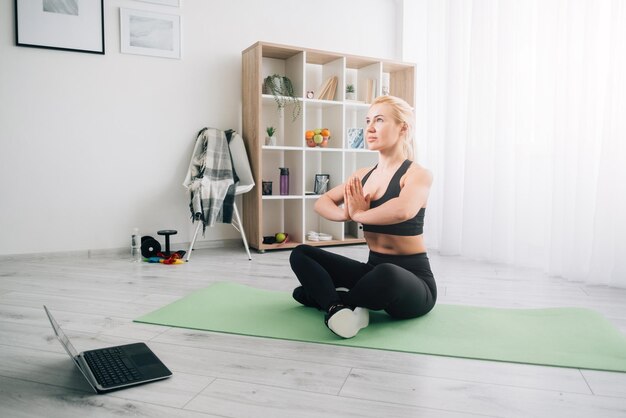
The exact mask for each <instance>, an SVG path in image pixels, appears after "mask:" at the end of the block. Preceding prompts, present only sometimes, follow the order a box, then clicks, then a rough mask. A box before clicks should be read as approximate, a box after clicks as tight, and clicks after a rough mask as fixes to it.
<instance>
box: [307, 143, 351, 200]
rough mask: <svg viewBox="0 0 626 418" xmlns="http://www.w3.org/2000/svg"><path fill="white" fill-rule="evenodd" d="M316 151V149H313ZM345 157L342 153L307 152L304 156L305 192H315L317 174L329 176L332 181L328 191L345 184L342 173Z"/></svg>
mask: <svg viewBox="0 0 626 418" xmlns="http://www.w3.org/2000/svg"><path fill="white" fill-rule="evenodd" d="M311 150H316V148H311ZM342 158H343V155H342V153H341V152H340V151H335V152H323V151H322V152H318V151H309V150H307V151H306V152H305V155H304V191H305V193H308V192H313V191H314V186H315V175H316V174H328V175H329V176H330V181H329V184H328V188H327V190H330V189H332V188H333V187H335V186H337V185H339V184H341V183H343V179H344V176H343V173H342V172H341V167H342Z"/></svg>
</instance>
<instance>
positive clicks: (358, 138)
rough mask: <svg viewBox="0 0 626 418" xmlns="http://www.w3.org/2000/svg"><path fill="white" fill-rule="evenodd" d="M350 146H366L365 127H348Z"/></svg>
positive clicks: (355, 147) (353, 147) (358, 147)
mask: <svg viewBox="0 0 626 418" xmlns="http://www.w3.org/2000/svg"><path fill="white" fill-rule="evenodd" d="M348 146H349V147H350V148H351V149H364V148H365V140H364V131H363V128H348Z"/></svg>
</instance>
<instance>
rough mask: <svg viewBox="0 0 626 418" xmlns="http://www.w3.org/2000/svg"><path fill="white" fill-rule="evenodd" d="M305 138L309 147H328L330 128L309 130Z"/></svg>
mask: <svg viewBox="0 0 626 418" xmlns="http://www.w3.org/2000/svg"><path fill="white" fill-rule="evenodd" d="M304 139H305V140H306V145H307V146H308V147H311V148H315V147H322V148H326V147H327V146H328V140H329V139H330V129H328V128H317V129H312V130H308V131H306V132H305V134H304Z"/></svg>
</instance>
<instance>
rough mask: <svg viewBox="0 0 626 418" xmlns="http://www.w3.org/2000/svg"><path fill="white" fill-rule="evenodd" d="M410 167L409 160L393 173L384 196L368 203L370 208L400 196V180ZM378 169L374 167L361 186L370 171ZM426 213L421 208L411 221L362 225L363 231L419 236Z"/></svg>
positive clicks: (422, 230)
mask: <svg viewBox="0 0 626 418" xmlns="http://www.w3.org/2000/svg"><path fill="white" fill-rule="evenodd" d="M410 166H411V160H404V162H403V163H402V165H401V166H400V168H398V170H397V171H396V172H395V174H394V175H393V177H392V178H391V181H389V185H388V186H387V190H386V191H385V194H383V195H382V196H381V197H380V199H376V200H372V201H370V208H375V207H378V206H380V205H382V204H383V203H385V202H387V201H388V200H391V199H393V198H394V197H398V196H400V179H401V178H402V176H403V175H404V173H406V171H407V170H408V169H409V167H410ZM376 167H378V164H377V165H375V166H374V168H372V169H371V170H370V171H369V172H368V173H367V174H366V175H365V176H364V177H363V180H361V184H362V185H365V182H366V181H367V179H368V178H369V176H370V174H372V171H374V170H375V169H376ZM425 213H426V208H421V209H420V210H419V212H417V215H415V216H414V217H413V218H411V219H407V220H406V221H404V222H400V223H397V224H392V225H366V224H363V231H367V232H377V233H379V234H388V235H403V236H412V235H421V234H422V233H423V232H424V215H425Z"/></svg>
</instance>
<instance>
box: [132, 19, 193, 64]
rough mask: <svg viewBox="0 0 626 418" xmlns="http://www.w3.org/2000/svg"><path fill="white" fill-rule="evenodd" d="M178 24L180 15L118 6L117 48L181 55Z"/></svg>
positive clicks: (158, 55)
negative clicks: (118, 32) (118, 41)
mask: <svg viewBox="0 0 626 418" xmlns="http://www.w3.org/2000/svg"><path fill="white" fill-rule="evenodd" d="M180 26H181V22H180V15H175V14H165V13H157V12H152V11H146V10H134V9H125V8H120V43H121V45H120V50H121V52H122V53H124V54H137V55H149V56H153V57H162V58H174V59H181V29H180Z"/></svg>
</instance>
